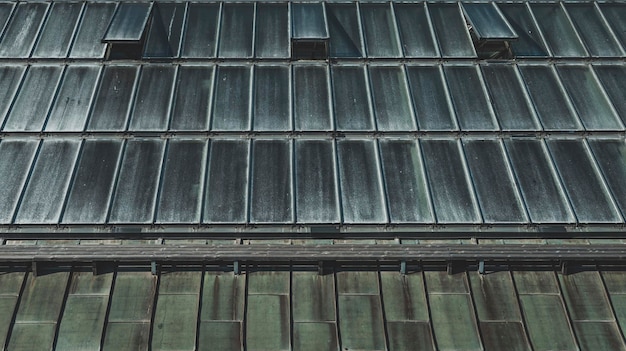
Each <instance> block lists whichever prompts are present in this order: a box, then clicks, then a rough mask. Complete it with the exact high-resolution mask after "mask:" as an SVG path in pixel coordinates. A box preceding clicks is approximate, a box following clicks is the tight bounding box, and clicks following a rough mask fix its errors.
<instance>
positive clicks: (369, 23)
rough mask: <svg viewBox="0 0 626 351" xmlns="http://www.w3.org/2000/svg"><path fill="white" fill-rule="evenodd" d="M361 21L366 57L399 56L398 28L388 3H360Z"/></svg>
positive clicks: (400, 54)
mask: <svg viewBox="0 0 626 351" xmlns="http://www.w3.org/2000/svg"><path fill="white" fill-rule="evenodd" d="M360 10H361V23H362V25H363V35H364V36H365V49H366V51H367V57H372V58H376V57H401V56H402V52H401V51H400V42H399V40H398V39H399V38H398V30H397V29H396V23H395V21H394V18H393V12H392V11H391V6H390V4H389V3H382V4H368V3H362V4H361V6H360Z"/></svg>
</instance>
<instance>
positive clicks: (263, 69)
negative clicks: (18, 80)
mask: <svg viewBox="0 0 626 351" xmlns="http://www.w3.org/2000/svg"><path fill="white" fill-rule="evenodd" d="M289 78H290V77H289V67H288V66H255V69H254V80H255V82H254V104H253V106H254V117H253V120H254V130H291V104H290V102H291V101H290V97H291V89H290V88H291V86H290V84H289V82H290V79H289Z"/></svg>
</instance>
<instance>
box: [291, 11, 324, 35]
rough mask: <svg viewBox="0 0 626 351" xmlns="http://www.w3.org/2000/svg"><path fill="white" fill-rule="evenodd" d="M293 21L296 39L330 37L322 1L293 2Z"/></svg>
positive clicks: (293, 31) (293, 32) (292, 31)
mask: <svg viewBox="0 0 626 351" xmlns="http://www.w3.org/2000/svg"><path fill="white" fill-rule="evenodd" d="M291 21H292V23H291V37H292V38H294V39H318V38H328V31H327V30H326V21H325V18H324V4H322V3H296V2H294V3H292V4H291Z"/></svg>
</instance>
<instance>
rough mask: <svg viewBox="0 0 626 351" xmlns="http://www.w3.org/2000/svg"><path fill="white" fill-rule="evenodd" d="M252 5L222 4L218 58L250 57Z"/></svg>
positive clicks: (252, 20)
mask: <svg viewBox="0 0 626 351" xmlns="http://www.w3.org/2000/svg"><path fill="white" fill-rule="evenodd" d="M253 23H254V4H250V3H248V4H232V3H225V4H223V10H222V19H221V30H220V47H219V56H220V57H233V58H246V57H252V39H253V37H252V32H253V30H254V28H253V27H252V25H253Z"/></svg>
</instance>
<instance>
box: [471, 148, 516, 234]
mask: <svg viewBox="0 0 626 351" xmlns="http://www.w3.org/2000/svg"><path fill="white" fill-rule="evenodd" d="M463 146H464V148H465V156H466V157H467V163H468V166H469V169H470V172H471V174H472V179H473V180H474V187H475V189H476V196H477V197H478V201H479V203H480V207H481V210H482V213H483V219H484V220H485V222H487V223H525V222H528V218H527V217H526V212H525V211H524V205H523V204H522V202H521V198H520V196H519V194H518V193H517V187H516V186H515V181H514V180H513V177H512V174H511V171H510V170H509V166H508V162H507V160H506V158H505V156H504V150H503V149H502V145H501V144H500V143H499V142H498V141H495V140H464V141H463Z"/></svg>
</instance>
